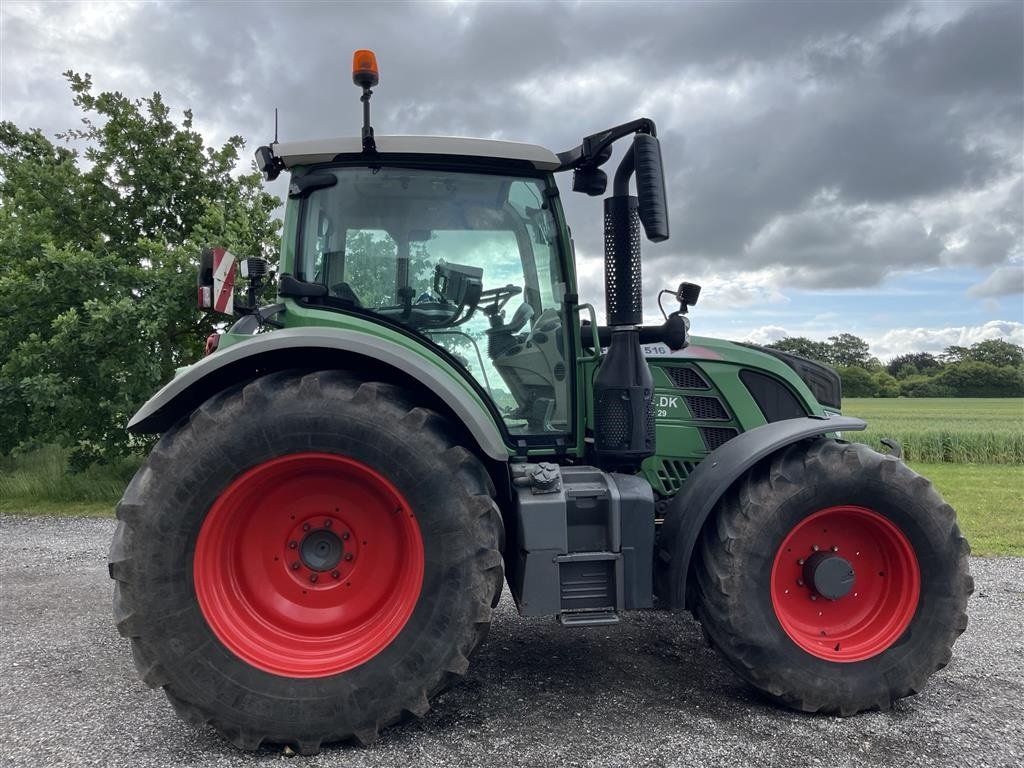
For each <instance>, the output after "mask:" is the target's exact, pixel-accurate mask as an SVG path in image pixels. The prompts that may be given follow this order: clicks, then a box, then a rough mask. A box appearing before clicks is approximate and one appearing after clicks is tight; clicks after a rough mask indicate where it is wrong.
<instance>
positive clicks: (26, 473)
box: [0, 446, 140, 516]
mask: <svg viewBox="0 0 1024 768" xmlns="http://www.w3.org/2000/svg"><path fill="white" fill-rule="evenodd" d="M67 459H68V453H67V451H65V450H62V449H60V448H57V447H55V446H49V447H46V448H43V449H40V450H38V451H33V452H32V453H27V454H24V455H20V456H8V457H3V458H0V512H9V513H23V514H43V513H45V514H57V515H88V516H102V515H112V514H113V513H114V505H115V504H117V501H118V499H120V498H121V493H122V492H123V491H124V487H125V486H126V485H127V484H128V481H129V480H131V477H132V475H133V474H135V470H136V469H137V468H138V466H139V463H140V462H139V460H138V459H125V460H123V461H119V462H116V463H114V464H110V465H102V466H101V465H94V466H91V467H89V468H88V469H86V470H85V471H83V472H71V471H69V470H68V461H67Z"/></svg>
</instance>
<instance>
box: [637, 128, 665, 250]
mask: <svg viewBox="0 0 1024 768" xmlns="http://www.w3.org/2000/svg"><path fill="white" fill-rule="evenodd" d="M633 157H634V160H635V162H636V196H637V198H638V199H639V202H640V206H639V207H640V210H639V214H640V223H642V224H643V225H644V234H645V235H647V239H648V240H650V241H651V242H654V243H660V242H662V241H663V240H668V202H667V200H666V198H665V170H664V168H663V167H662V164H661V145H660V144H659V143H658V139H657V138H656V137H654V136H651V135H650V134H649V133H638V134H636V135H635V136H634V137H633Z"/></svg>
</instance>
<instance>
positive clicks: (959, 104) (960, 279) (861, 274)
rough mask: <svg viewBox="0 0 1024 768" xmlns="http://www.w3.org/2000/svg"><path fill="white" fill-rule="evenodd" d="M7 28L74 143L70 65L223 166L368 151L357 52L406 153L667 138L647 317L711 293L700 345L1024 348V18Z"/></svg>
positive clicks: (1012, 7) (380, 128) (311, 17)
mask: <svg viewBox="0 0 1024 768" xmlns="http://www.w3.org/2000/svg"><path fill="white" fill-rule="evenodd" d="M0 21H2V33H0V34H2V37H0V58H2V61H0V109H2V117H3V119H5V120H12V121H14V122H15V123H17V124H18V125H20V126H22V127H38V128H41V129H43V130H44V131H46V132H48V133H51V134H52V133H54V132H56V131H58V130H63V129H66V128H68V127H70V126H72V125H74V124H75V122H76V120H77V117H78V115H77V113H76V110H75V108H74V107H73V106H72V104H71V99H70V96H69V92H68V90H67V87H66V84H65V82H64V80H63V79H62V77H61V75H60V73H61V72H62V71H64V70H66V69H69V68H70V69H74V70H76V71H79V72H90V73H92V75H93V80H94V83H95V85H96V87H97V88H98V89H113V90H120V91H122V92H124V93H126V94H130V95H135V96H141V95H145V94H148V93H149V92H151V91H153V90H159V91H160V92H161V93H163V95H164V97H165V99H166V100H167V101H168V102H170V103H171V104H172V105H174V106H175V107H178V108H185V107H191V108H192V109H193V110H194V112H195V114H196V118H197V123H198V125H199V127H200V130H202V131H203V133H204V134H205V135H206V136H207V138H208V139H209V140H210V141H211V142H217V141H223V140H224V139H225V138H226V137H227V136H229V135H231V134H233V133H238V134H241V135H242V136H244V137H245V138H246V139H247V140H248V141H249V143H250V147H251V148H255V147H256V146H257V145H258V144H260V143H265V142H266V141H268V140H269V139H270V138H271V136H272V131H273V108H274V107H275V106H276V107H279V108H280V111H281V138H282V139H283V140H292V139H304V138H317V137H322V136H333V135H354V134H357V133H358V128H359V125H360V119H361V115H360V112H359V103H358V100H357V99H358V92H357V90H356V89H355V88H354V86H352V85H351V81H350V79H349V66H350V61H351V52H352V50H353V49H355V48H372V49H374V50H375V51H376V52H377V56H378V60H379V61H380V65H381V78H382V79H381V85H380V87H379V88H378V89H377V91H376V96H375V98H374V123H375V126H376V128H377V132H378V133H380V134H386V133H414V134H446V135H468V136H482V137H489V138H505V139H513V140H520V141H530V142H534V143H538V144H543V145H544V146H547V147H549V148H551V149H553V150H555V151H559V150H563V149H568V148H569V147H571V146H575V145H576V144H578V143H579V140H580V138H581V137H582V136H584V135H586V134H589V133H593V132H595V131H597V130H600V129H602V128H605V127H608V126H610V125H613V124H616V123H619V122H624V121H626V120H629V119H632V118H634V117H638V116H641V115H647V116H649V117H652V118H653V119H655V120H656V121H657V123H658V126H659V136H660V137H661V141H662V152H663V154H664V159H665V163H666V171H667V173H668V183H669V189H668V192H669V202H670V205H671V214H672V219H671V225H672V238H671V239H670V240H669V241H668V242H666V243H662V244H659V245H653V244H649V243H648V244H645V274H644V277H645V285H646V286H647V288H648V291H647V295H648V296H649V297H653V295H654V292H655V290H656V289H658V288H661V287H668V286H672V285H674V284H676V283H678V282H679V281H680V280H683V279H685V280H689V281H692V282H698V283H701V284H702V285H703V286H704V293H703V295H702V298H701V302H700V304H699V305H698V307H697V308H696V309H695V311H694V313H693V315H692V317H693V324H694V329H695V331H697V332H699V333H702V334H705V335H721V336H725V337H728V338H735V339H749V340H754V341H769V340H774V339H777V338H780V337H782V336H784V335H787V334H788V335H791V336H795V335H803V336H810V337H812V338H823V337H825V336H828V335H830V334H834V333H837V332H841V331H849V332H852V333H856V334H858V335H860V336H862V337H864V338H866V339H868V340H869V342H871V344H872V348H873V351H874V352H875V353H876V354H877V355H879V356H880V357H883V358H885V357H888V356H891V355H893V354H896V353H900V352H903V351H908V350H922V349H923V350H930V351H938V350H941V349H942V348H943V347H945V346H947V345H949V344H970V343H973V342H975V341H978V340H981V339H984V338H993V337H1002V338H1007V339H1010V340H1012V341H1015V342H1016V343H1022V344H1024V179H1022V176H1024V168H1022V166H1024V147H1022V142H1024V4H1022V3H1021V2H1019V1H1012V2H991V3H987V2H966V3H956V2H925V3H899V2H874V3H855V2H820V3H811V2H806V3H767V2H753V3H749V4H746V3H741V2H729V3H726V2H720V3H699V2H686V3H677V4H672V3H657V4H642V3H636V2H633V3H626V2H620V3H604V4H587V3H563V4H541V3H536V4H526V3H520V4H499V3H486V4H485V3H468V2H467V3H463V2H439V3H429V4H426V3H424V4H410V5H405V4H399V3H385V2H375V3H372V4H366V5H359V4H345V5H341V4H334V3H301V2H288V3H285V2H273V3H271V2H259V3H257V2H252V3H241V2H236V3H196V4H190V3H184V2H144V3H143V2H140V3H131V2H123V3H116V4H110V5H105V4H102V3H87V4H76V3H59V2H40V3H30V2H12V0H3V1H2V2H0ZM610 167H614V166H610ZM568 181H569V179H568V178H565V191H566V192H567V193H568ZM272 189H273V191H275V192H277V193H278V194H281V193H282V192H283V186H282V182H281V181H279V182H277V184H276V185H275V186H273V188H272ZM563 200H564V201H565V204H566V208H567V215H568V217H569V221H570V224H571V225H572V227H573V231H574V234H575V236H576V243H577V251H578V254H579V256H580V261H581V263H580V274H581V290H580V292H581V294H582V296H583V297H584V299H585V300H592V301H594V302H595V303H601V299H602V286H601V261H600V248H601V244H600V228H601V224H600V221H601V218H600V216H601V207H600V205H601V204H600V201H599V200H597V199H591V198H586V197H583V196H580V195H572V194H565V195H563ZM648 310H652V311H654V312H656V310H654V302H653V301H649V302H648ZM649 314H650V312H649ZM654 317H655V315H654V314H651V319H654Z"/></svg>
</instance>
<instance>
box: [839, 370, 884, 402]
mask: <svg viewBox="0 0 1024 768" xmlns="http://www.w3.org/2000/svg"><path fill="white" fill-rule="evenodd" d="M836 371H837V372H838V373H839V378H841V379H842V380H843V395H844V396H846V397H877V396H878V383H877V382H876V381H875V378H874V376H872V375H871V374H870V373H868V372H867V371H866V370H864V369H863V368H860V367H858V366H855V365H850V366H847V367H845V368H837V369H836Z"/></svg>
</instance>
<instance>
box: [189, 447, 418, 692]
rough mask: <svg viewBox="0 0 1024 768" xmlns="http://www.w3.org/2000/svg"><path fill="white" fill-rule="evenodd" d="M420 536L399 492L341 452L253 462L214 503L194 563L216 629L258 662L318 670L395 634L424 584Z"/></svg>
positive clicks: (291, 673)
mask: <svg viewBox="0 0 1024 768" xmlns="http://www.w3.org/2000/svg"><path fill="white" fill-rule="evenodd" d="M423 565H424V555H423V540H422V538H421V536H420V529H419V525H418V524H417V522H416V519H415V517H414V516H413V512H412V509H411V508H410V506H409V504H408V503H407V502H406V500H405V498H404V497H403V496H402V494H401V493H399V492H398V490H397V489H396V488H395V487H394V486H393V485H392V484H391V483H390V482H388V481H387V480H386V479H385V478H384V477H383V476H381V475H380V474H379V473H377V472H376V471H374V470H373V469H371V468H370V467H368V466H366V465H365V464H362V463H360V462H358V461H355V460H353V459H350V458H346V457H344V456H337V455H334V454H328V453H296V454H291V455H288V456H282V457H280V458H277V459H273V460H271V461H267V462H265V463H263V464H259V465H258V466H256V467H253V468H252V469H250V470H249V471H247V472H245V473H244V474H243V475H241V476H240V477H238V478H237V479H236V480H235V481H234V482H232V483H231V485H230V486H228V488H227V490H225V491H224V492H223V493H222V494H221V495H220V496H219V497H218V498H217V500H216V501H215V502H214V504H213V506H212V507H211V508H210V511H209V512H208V513H207V515H206V520H205V521H204V522H203V525H202V528H201V529H200V531H199V538H198V540H197V541H196V549H195V559H194V563H193V568H192V575H193V580H194V583H195V590H196V597H197V599H198V601H199V607H200V610H201V611H202V613H203V616H204V617H205V618H206V621H207V623H208V624H209V626H210V628H211V629H212V630H213V632H214V634H215V635H216V636H217V637H218V639H220V641H221V642H222V643H224V645H225V646H227V647H228V648H229V649H230V650H231V651H232V652H233V653H234V654H235V655H236V656H238V657H239V658H241V659H243V660H245V661H246V662H248V663H249V664H251V665H253V666H254V667H258V668H259V669H262V670H264V671H266V672H271V673H273V674H278V675H284V676H286V677H325V676H327V675H334V674H338V673H339V672H344V671H345V670H348V669H352V668H353V667H357V666H359V665H360V664H363V663H364V662H366V661H368V660H369V659H371V658H373V657H374V656H376V655H377V654H378V653H380V652H381V651H382V650H384V648H386V647H387V646H388V644H389V643H391V641H393V640H394V639H395V637H397V636H398V634H399V633H400V632H401V631H402V628H403V627H404V626H405V624H406V622H407V621H408V620H409V617H410V616H411V615H412V612H413V609H414V608H415V607H416V602H417V600H418V599H419V594H420V587H421V586H422V583H423Z"/></svg>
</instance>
